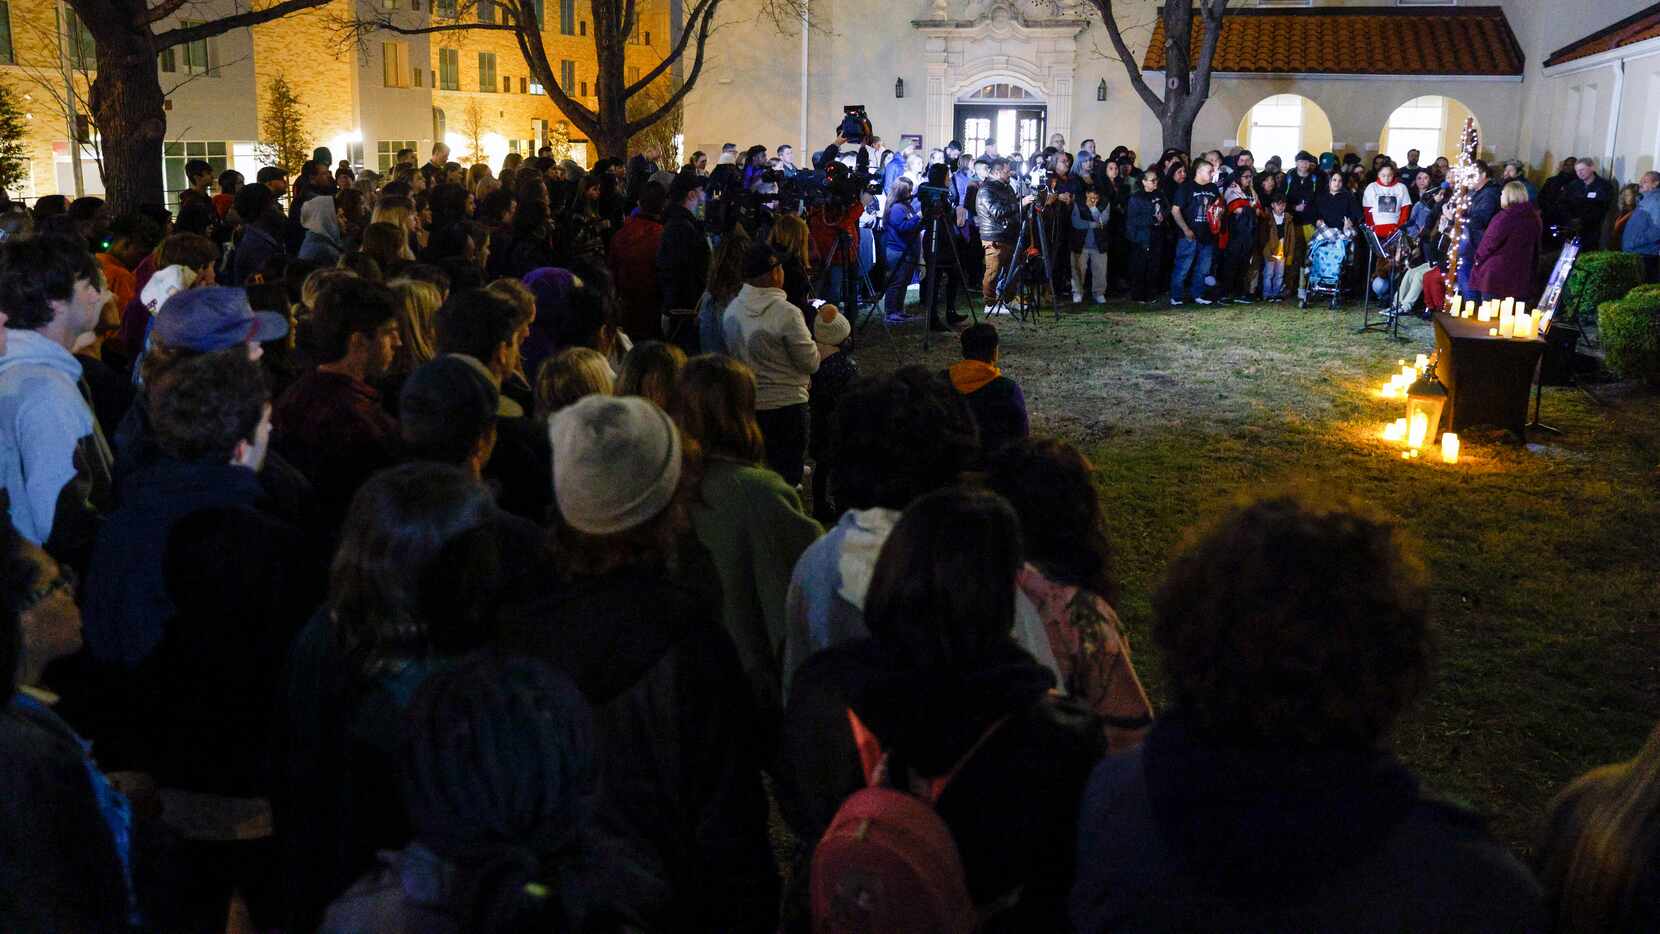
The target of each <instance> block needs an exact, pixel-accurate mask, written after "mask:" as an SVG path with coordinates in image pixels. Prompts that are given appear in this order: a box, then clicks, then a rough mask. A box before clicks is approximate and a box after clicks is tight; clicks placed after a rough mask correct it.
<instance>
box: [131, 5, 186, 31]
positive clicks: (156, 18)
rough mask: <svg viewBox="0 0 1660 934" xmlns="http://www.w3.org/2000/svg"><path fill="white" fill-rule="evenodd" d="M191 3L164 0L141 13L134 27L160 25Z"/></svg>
mask: <svg viewBox="0 0 1660 934" xmlns="http://www.w3.org/2000/svg"><path fill="white" fill-rule="evenodd" d="M189 2H190V0H162V2H161V3H158V4H156V5H155V6H153V7H150V8H149V9H147V10H145V11H144V12H143V13H140V14H139V15H138V16H137V17H136V21H135V22H134V23H133V25H134V26H149V25H150V24H152V23H159V22H161V21H162V20H164V19H166V18H167V17H169V16H172V15H173V14H174V13H177V12H179V11H180V10H181V9H184V6H185V4H187V3H189Z"/></svg>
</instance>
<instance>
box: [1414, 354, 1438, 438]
mask: <svg viewBox="0 0 1660 934" xmlns="http://www.w3.org/2000/svg"><path fill="white" fill-rule="evenodd" d="M1446 407H1447V387H1445V386H1443V385H1441V381H1440V380H1439V379H1436V377H1435V361H1434V360H1431V361H1430V362H1429V366H1427V367H1425V368H1424V375H1423V376H1420V377H1418V379H1417V380H1415V381H1414V382H1413V383H1412V385H1411V386H1408V387H1407V388H1406V424H1407V431H1408V444H1407V446H1408V447H1422V446H1423V443H1424V441H1425V439H1430V438H1435V437H1438V436H1439V435H1440V432H1441V411H1442V410H1443V409H1445V408H1446ZM1414 435H1416V436H1417V437H1416V440H1414V439H1413V437H1412V436H1414Z"/></svg>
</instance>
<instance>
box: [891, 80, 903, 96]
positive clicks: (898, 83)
mask: <svg viewBox="0 0 1660 934" xmlns="http://www.w3.org/2000/svg"><path fill="white" fill-rule="evenodd" d="M893 96H894V97H904V96H905V79H904V78H895V79H893Z"/></svg>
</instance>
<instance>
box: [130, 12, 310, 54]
mask: <svg viewBox="0 0 1660 934" xmlns="http://www.w3.org/2000/svg"><path fill="white" fill-rule="evenodd" d="M328 2H329V0H282V2H281V3H274V4H272V5H270V6H268V7H264V8H262V9H258V10H248V11H246V12H243V13H236V14H233V15H231V16H223V17H220V18H219V19H215V20H209V21H207V22H205V23H198V24H196V25H194V26H179V27H175V28H173V29H169V30H167V31H166V32H159V33H156V42H155V48H156V51H158V52H159V51H161V50H163V49H170V48H172V47H173V46H176V45H184V44H186V43H189V42H199V41H201V40H202V39H211V38H213V37H214V36H222V35H224V34H225V33H227V32H230V31H231V30H233V29H245V28H247V27H249V26H258V25H259V24H260V23H269V22H271V21H272V20H275V19H281V18H283V17H284V16H287V15H289V14H290V13H299V12H302V11H304V10H310V9H314V8H316V7H321V6H325V5H327V4H328Z"/></svg>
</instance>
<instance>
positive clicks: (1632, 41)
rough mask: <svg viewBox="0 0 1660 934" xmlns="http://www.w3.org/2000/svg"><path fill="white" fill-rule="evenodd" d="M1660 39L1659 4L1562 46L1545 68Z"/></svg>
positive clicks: (1552, 54) (1547, 61) (1551, 55)
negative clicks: (1648, 40) (1644, 41)
mask: <svg viewBox="0 0 1660 934" xmlns="http://www.w3.org/2000/svg"><path fill="white" fill-rule="evenodd" d="M1656 36H1660V3H1656V4H1655V5H1654V6H1651V7H1649V8H1648V9H1646V10H1642V11H1640V12H1638V13H1637V14H1636V15H1633V16H1628V17H1626V18H1625V19H1622V20H1620V21H1619V22H1617V23H1615V24H1614V25H1612V26H1609V27H1607V28H1606V29H1599V30H1597V31H1596V32H1593V33H1591V34H1590V35H1589V36H1586V37H1585V38H1583V39H1581V40H1579V41H1578V42H1575V43H1573V44H1571V45H1565V46H1563V47H1562V48H1560V49H1557V50H1556V51H1555V52H1552V53H1551V54H1550V58H1547V59H1545V67H1547V68H1549V67H1550V66H1552V65H1561V64H1565V63H1567V62H1571V61H1575V60H1577V59H1581V58H1590V57H1591V56H1593V55H1596V54H1597V53H1599V52H1607V51H1610V50H1612V49H1621V48H1624V47H1626V46H1628V45H1636V44H1637V43H1639V42H1642V41H1643V40H1645V39H1653V38H1655V37H1656Z"/></svg>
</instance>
